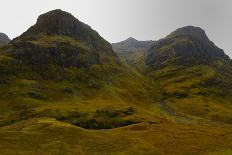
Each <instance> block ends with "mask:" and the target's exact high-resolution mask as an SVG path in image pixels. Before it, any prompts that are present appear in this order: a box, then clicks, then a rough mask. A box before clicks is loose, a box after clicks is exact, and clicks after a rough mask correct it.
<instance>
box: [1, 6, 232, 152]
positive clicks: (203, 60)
mask: <svg viewBox="0 0 232 155" xmlns="http://www.w3.org/2000/svg"><path fill="white" fill-rule="evenodd" d="M130 40H131V42H133V41H135V40H134V39H129V41H130ZM127 41H128V40H127ZM136 42H137V41H136ZM144 44H145V43H144V42H143V43H142V45H141V46H139V47H137V45H136V44H131V45H130V47H129V48H128V47H126V48H127V49H128V50H127V49H125V48H124V49H123V50H121V49H120V50H116V52H114V51H113V49H112V47H111V45H110V43H108V42H107V41H106V40H104V39H103V38H102V37H101V36H100V35H99V34H98V33H97V32H96V31H94V30H93V29H92V28H91V27H90V26H88V25H86V24H84V23H82V22H81V21H79V20H78V19H76V18H75V17H74V16H72V15H71V14H70V13H67V12H64V11H62V10H53V11H50V12H48V13H45V14H43V15H41V16H40V17H39V18H38V20H37V22H36V24H35V25H34V26H32V27H31V28H29V29H28V30H27V31H26V32H25V33H23V34H22V35H21V36H19V37H17V38H15V39H14V40H13V41H11V42H10V43H9V44H8V45H6V46H3V47H1V48H0V96H1V97H0V126H1V127H0V137H1V138H0V153H1V154H33V155H34V154H231V153H232V132H231V131H232V125H231V123H232V97H231V96H232V94H231V92H232V91H231V90H232V81H231V78H232V63H231V59H230V58H229V57H228V56H227V55H226V54H225V53H224V52H223V50H221V49H219V48H218V47H217V46H216V45H214V44H213V43H212V42H211V41H210V40H209V39H208V37H207V36H206V33H205V32H204V31H203V30H202V29H200V28H197V27H192V26H189V27H184V28H180V29H178V30H176V31H174V32H173V33H172V34H170V35H168V36H167V37H165V38H164V39H161V40H158V41H156V42H149V45H148V44H146V45H144ZM114 49H115V48H114ZM135 49H136V50H135ZM137 49H138V50H137ZM120 52H121V53H122V52H134V53H137V54H136V55H135V56H134V55H130V56H128V55H127V56H126V58H125V57H123V56H122V55H119V56H118V55H117V54H116V53H120ZM128 59H130V61H128ZM128 62H130V63H128ZM131 62H133V63H131ZM135 64H136V65H135Z"/></svg>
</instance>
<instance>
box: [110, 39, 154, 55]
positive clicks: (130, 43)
mask: <svg viewBox="0 0 232 155" xmlns="http://www.w3.org/2000/svg"><path fill="white" fill-rule="evenodd" d="M153 43H154V41H138V40H136V39H134V38H132V37H130V38H128V39H126V40H125V41H122V42H118V43H113V44H112V47H113V49H114V51H121V52H123V51H125V52H136V51H144V50H146V49H148V48H149V47H150V46H151V45H152V44H153Z"/></svg>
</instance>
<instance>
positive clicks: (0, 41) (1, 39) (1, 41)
mask: <svg viewBox="0 0 232 155" xmlns="http://www.w3.org/2000/svg"><path fill="white" fill-rule="evenodd" d="M9 42H10V38H9V37H8V36H7V35H6V34H4V33H0V45H6V44H8V43H9Z"/></svg>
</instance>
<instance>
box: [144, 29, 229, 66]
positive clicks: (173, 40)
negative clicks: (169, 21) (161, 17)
mask: <svg viewBox="0 0 232 155" xmlns="http://www.w3.org/2000/svg"><path fill="white" fill-rule="evenodd" d="M173 58H178V59H179V60H181V62H182V63H183V62H188V63H189V62H191V61H197V62H200V63H208V62H210V61H211V60H216V59H227V60H229V59H230V58H229V57H228V56H227V55H225V53H224V52H223V50H222V49H219V48H218V47H217V46H216V45H215V44H214V43H213V42H211V41H210V40H209V38H208V37H207V35H206V33H205V31H204V30H202V29H201V28H199V27H193V26H187V27H183V28H180V29H177V30H176V31H174V32H173V33H171V34H170V35H168V36H167V37H166V38H164V39H161V40H159V41H157V42H156V43H155V44H153V45H152V47H151V48H150V49H149V50H148V52H147V54H146V64H148V65H158V64H162V63H163V62H165V61H167V60H170V59H173Z"/></svg>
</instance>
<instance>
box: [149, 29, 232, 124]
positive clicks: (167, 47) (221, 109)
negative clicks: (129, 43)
mask: <svg viewBox="0 0 232 155" xmlns="http://www.w3.org/2000/svg"><path fill="white" fill-rule="evenodd" d="M146 64H147V65H148V66H150V68H149V71H148V74H149V76H151V77H152V79H154V80H155V81H156V82H157V83H158V84H159V85H160V88H162V89H163V90H162V91H163V98H164V100H163V101H162V105H163V106H164V105H165V106H169V107H171V109H173V110H174V111H175V112H176V113H180V114H183V115H192V116H196V117H202V118H208V119H211V120H214V121H223V122H228V123H232V111H231V108H232V104H231V103H232V98H231V96H232V94H231V90H232V81H231V78H232V63H231V60H230V58H229V57H228V56H227V55H225V53H224V52H223V50H221V49H219V48H218V47H217V46H215V45H214V44H213V42H211V41H210V40H209V39H208V37H207V36H206V33H205V32H204V31H203V30H202V29H201V28H198V27H192V26H188V27H183V28H180V29H178V30H176V31H174V32H173V33H171V34H170V35H168V36H167V37H166V38H164V39H161V40H159V41H157V42H156V43H155V44H154V45H153V46H152V47H151V48H150V49H149V50H148V52H147V54H146Z"/></svg>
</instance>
